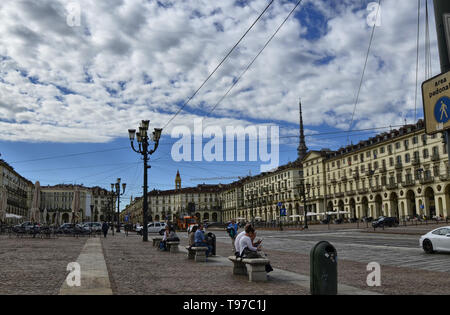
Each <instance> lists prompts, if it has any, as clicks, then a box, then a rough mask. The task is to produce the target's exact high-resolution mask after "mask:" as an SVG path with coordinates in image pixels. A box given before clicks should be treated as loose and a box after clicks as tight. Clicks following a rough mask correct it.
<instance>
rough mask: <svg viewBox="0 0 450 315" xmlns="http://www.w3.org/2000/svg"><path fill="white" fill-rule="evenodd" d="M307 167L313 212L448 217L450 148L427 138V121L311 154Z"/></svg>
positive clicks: (310, 205)
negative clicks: (336, 149)
mask: <svg viewBox="0 0 450 315" xmlns="http://www.w3.org/2000/svg"><path fill="white" fill-rule="evenodd" d="M303 166H304V170H303V171H304V176H305V183H307V184H309V185H310V187H311V188H310V191H309V194H308V196H307V207H308V211H311V212H315V213H324V212H336V213H337V212H338V211H339V212H343V213H344V215H345V216H347V217H351V218H355V217H357V218H362V217H365V216H369V217H378V216H380V215H387V216H396V217H399V218H404V217H413V216H415V215H425V216H427V217H428V218H432V217H433V216H436V215H437V216H439V215H442V216H443V217H447V216H449V209H450V176H449V175H450V173H449V161H448V154H447V151H446V145H445V143H444V142H443V140H442V138H441V136H440V135H433V136H427V135H426V134H425V129H424V123H423V121H422V120H420V121H419V122H418V123H417V124H414V125H406V126H404V127H402V128H400V129H398V130H392V131H391V132H389V133H382V134H380V135H377V136H375V137H373V138H370V139H368V140H366V141H361V142H360V143H358V144H357V145H351V146H347V147H345V148H341V149H340V150H338V151H329V150H323V151H311V152H309V153H308V154H307V155H306V157H305V158H304V159H303Z"/></svg>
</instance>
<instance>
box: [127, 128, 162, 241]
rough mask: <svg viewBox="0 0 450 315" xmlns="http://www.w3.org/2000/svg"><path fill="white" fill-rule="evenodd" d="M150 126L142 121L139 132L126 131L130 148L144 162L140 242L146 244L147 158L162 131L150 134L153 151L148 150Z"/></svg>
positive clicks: (155, 147)
mask: <svg viewBox="0 0 450 315" xmlns="http://www.w3.org/2000/svg"><path fill="white" fill-rule="evenodd" d="M149 125H150V121H149V120H142V121H141V124H140V126H139V132H137V133H136V130H135V129H128V134H129V137H130V143H131V148H132V149H133V151H134V152H136V153H139V154H141V155H142V157H143V160H144V187H143V194H144V195H143V198H144V200H143V221H144V222H143V224H144V227H143V230H142V240H143V241H144V242H148V226H147V225H148V200H147V190H148V183H147V171H148V169H149V168H150V166H149V165H148V160H149V156H150V155H152V154H153V153H155V151H156V149H157V148H158V145H159V139H160V138H161V132H162V129H160V128H155V130H154V131H153V134H152V140H153V142H154V146H153V150H150V151H149V150H148V147H149V137H148V133H147V132H148V128H149ZM135 136H136V137H137V142H138V148H137V149H135V147H134V138H135Z"/></svg>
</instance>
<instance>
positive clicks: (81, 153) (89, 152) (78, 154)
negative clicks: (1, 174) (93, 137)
mask: <svg viewBox="0 0 450 315" xmlns="http://www.w3.org/2000/svg"><path fill="white" fill-rule="evenodd" d="M125 149H129V148H128V147H120V148H113V149H105V150H98V151H88V152H80V153H71V154H62V155H56V156H49V157H43V158H34V159H29V160H22V161H13V162H9V163H11V164H19V163H28V162H36V161H43V160H53V159H58V158H66V157H73V156H80V155H87V154H93V153H103V152H110V151H118V150H125Z"/></svg>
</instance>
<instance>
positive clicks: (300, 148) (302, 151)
mask: <svg viewBox="0 0 450 315" xmlns="http://www.w3.org/2000/svg"><path fill="white" fill-rule="evenodd" d="M298 104H299V109H300V143H299V145H298V148H297V152H298V161H301V160H303V158H304V157H305V156H306V153H307V152H308V147H307V146H306V141H305V134H304V131H303V116H302V101H301V100H300V101H299V103H298Z"/></svg>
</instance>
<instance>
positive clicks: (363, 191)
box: [358, 188, 369, 195]
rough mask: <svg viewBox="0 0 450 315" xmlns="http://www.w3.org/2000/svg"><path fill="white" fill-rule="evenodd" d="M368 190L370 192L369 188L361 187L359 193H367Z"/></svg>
mask: <svg viewBox="0 0 450 315" xmlns="http://www.w3.org/2000/svg"><path fill="white" fill-rule="evenodd" d="M368 192H369V189H368V188H360V189H358V194H360V195H364V194H367V193H368Z"/></svg>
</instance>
